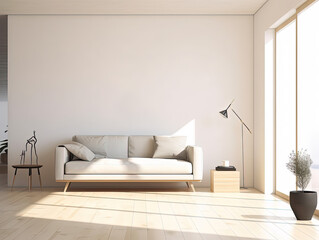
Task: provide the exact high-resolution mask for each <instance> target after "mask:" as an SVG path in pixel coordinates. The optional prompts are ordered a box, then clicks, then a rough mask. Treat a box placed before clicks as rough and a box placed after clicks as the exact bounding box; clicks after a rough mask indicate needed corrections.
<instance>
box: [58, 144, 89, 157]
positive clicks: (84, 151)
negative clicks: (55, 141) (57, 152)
mask: <svg viewBox="0 0 319 240" xmlns="http://www.w3.org/2000/svg"><path fill="white" fill-rule="evenodd" d="M62 146H64V147H65V148H66V149H68V150H69V151H70V152H71V153H72V154H73V155H74V156H75V157H76V158H79V159H80V160H87V161H91V160H92V159H94V157H95V154H94V153H93V152H92V151H91V150H90V149H88V148H87V147H86V146H84V145H83V144H81V143H77V142H72V143H67V144H63V145H62Z"/></svg>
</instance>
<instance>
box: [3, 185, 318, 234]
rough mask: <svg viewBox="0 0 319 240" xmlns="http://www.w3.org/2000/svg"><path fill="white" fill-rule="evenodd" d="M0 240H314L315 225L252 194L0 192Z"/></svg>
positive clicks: (265, 197)
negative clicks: (298, 218)
mask: <svg viewBox="0 0 319 240" xmlns="http://www.w3.org/2000/svg"><path fill="white" fill-rule="evenodd" d="M0 192H1V194H0V239H1V240H2V239H3V240H10V239H18V240H19V239H24V240H27V239H35V240H46V239H50V240H52V239H59V240H60V239H62V240H64V239H67V240H69V239H90V240H91V239H93V240H94V239H110V240H113V239H120V240H135V239H137V240H145V239H151V240H161V239H168V240H169V239H173V240H179V239H181V240H199V239H203V240H206V239H207V240H251V239H256V240H258V239H259V240H266V239H269V240H276V239H280V240H281V239H283V240H286V239H287V240H294V239H297V240H299V239H302V240H313V239H319V220H318V218H313V219H312V220H311V221H297V220H296V219H295V217H294V215H293V213H292V211H291V209H290V206H289V204H288V203H287V202H285V201H282V200H281V199H280V198H278V197H276V196H272V195H263V194H261V193H259V192H258V191H256V190H254V189H249V190H245V191H243V192H241V193H225V194H224V193H223V194H222V193H211V192H210V191H209V189H197V191H196V192H189V191H185V189H173V190H156V189H152V190H150V189H148V190H145V189H144V190H143V189H127V190H110V189H107V190H102V189H101V190H94V191H92V189H91V190H90V189H86V190H83V189H76V188H73V189H72V190H71V191H69V192H67V193H63V192H62V189H44V190H43V191H42V192H41V191H39V190H38V189H36V188H35V189H34V190H33V191H32V192H28V191H27V190H26V189H22V188H15V189H14V190H13V191H12V192H11V191H10V189H9V188H7V187H5V186H2V187H1V186H0Z"/></svg>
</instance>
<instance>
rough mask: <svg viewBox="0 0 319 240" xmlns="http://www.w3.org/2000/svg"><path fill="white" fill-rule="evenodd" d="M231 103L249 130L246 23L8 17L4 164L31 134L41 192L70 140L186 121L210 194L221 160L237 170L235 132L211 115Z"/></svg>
mask: <svg viewBox="0 0 319 240" xmlns="http://www.w3.org/2000/svg"><path fill="white" fill-rule="evenodd" d="M233 98H235V99H236V101H235V103H234V105H233V107H234V108H235V109H236V110H237V111H238V113H239V114H240V115H241V116H242V118H243V119H244V120H245V121H246V122H247V124H248V126H250V127H251V128H252V127H253V17H252V16H138V15H136V16H125V15H122V16H104V15H100V16H90V15H86V16H65V15H64V16H62V15H54V16H39V15H38V16H32V15H31V16H26V15H21V16H19V15H12V16H9V125H10V132H9V142H10V149H9V162H10V164H13V163H17V162H18V161H19V154H20V151H21V150H22V148H23V146H24V143H25V140H26V139H27V138H28V137H29V136H30V135H31V134H32V130H34V129H35V130H36V131H37V135H38V139H39V142H38V151H39V157H40V161H41V163H43V164H44V169H43V171H42V172H43V174H42V175H43V178H44V185H46V186H54V185H57V184H56V183H55V180H54V151H55V147H56V145H57V144H59V143H63V142H66V141H68V140H70V139H71V137H72V136H73V135H75V134H123V135H134V134H136V135H138V134H150V135H151V134H156V135H160V134H173V133H175V132H177V131H178V130H179V129H181V128H183V127H184V126H185V125H187V124H188V123H190V124H192V123H193V122H192V121H193V120H195V128H196V129H195V132H196V144H197V145H199V146H202V147H203V149H204V158H205V159H204V161H205V163H204V169H205V170H204V180H203V182H202V183H200V184H198V185H200V186H209V169H211V168H214V167H215V166H217V165H219V164H220V163H221V161H222V160H225V159H229V160H230V161H231V162H232V163H233V164H234V165H235V166H236V167H237V168H238V169H239V170H240V169H241V165H240V160H241V145H240V143H241V130H240V123H239V121H238V120H237V119H236V118H235V117H234V115H231V118H230V119H228V120H225V119H223V118H221V117H220V116H219V114H218V112H219V111H220V110H222V109H223V108H225V107H226V106H227V105H228V104H229V102H230V101H231V100H232V99H233ZM245 141H246V146H245V147H246V149H245V150H246V166H245V170H246V175H245V183H246V186H253V176H252V168H253V146H252V142H253V137H252V136H251V135H250V136H249V135H248V134H246V133H245ZM9 170H10V171H9V183H11V177H12V173H13V172H12V169H9ZM16 183H17V185H26V175H23V174H21V175H19V176H18V178H17V180H16ZM34 184H37V181H36V179H35V180H34ZM105 185H107V184H105ZM162 185H163V184H162ZM139 186H141V185H139ZM165 186H170V184H167V185H166V184H165ZM183 186H184V185H183Z"/></svg>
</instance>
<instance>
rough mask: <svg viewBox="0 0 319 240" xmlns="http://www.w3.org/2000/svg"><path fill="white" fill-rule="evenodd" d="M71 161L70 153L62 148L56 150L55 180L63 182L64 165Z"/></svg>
mask: <svg viewBox="0 0 319 240" xmlns="http://www.w3.org/2000/svg"><path fill="white" fill-rule="evenodd" d="M69 160H70V152H69V151H68V150H67V149H66V148H65V147H62V146H58V147H57V148H56V150H55V180H63V175H64V165H65V163H66V162H68V161H69Z"/></svg>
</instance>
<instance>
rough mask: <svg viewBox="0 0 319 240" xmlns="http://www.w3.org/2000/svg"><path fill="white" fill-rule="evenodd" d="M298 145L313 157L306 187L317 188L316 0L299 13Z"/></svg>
mask: <svg viewBox="0 0 319 240" xmlns="http://www.w3.org/2000/svg"><path fill="white" fill-rule="evenodd" d="M297 17H298V36H297V38H298V149H307V151H308V153H309V154H310V156H311V159H312V160H313V165H312V168H311V172H312V179H311V182H310V184H309V186H308V189H312V190H315V191H319V106H318V104H319V28H318V23H319V2H318V1H317V2H315V3H314V4H312V5H311V6H309V7H308V8H306V9H304V10H303V11H302V12H300V13H299V14H298V16H297Z"/></svg>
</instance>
